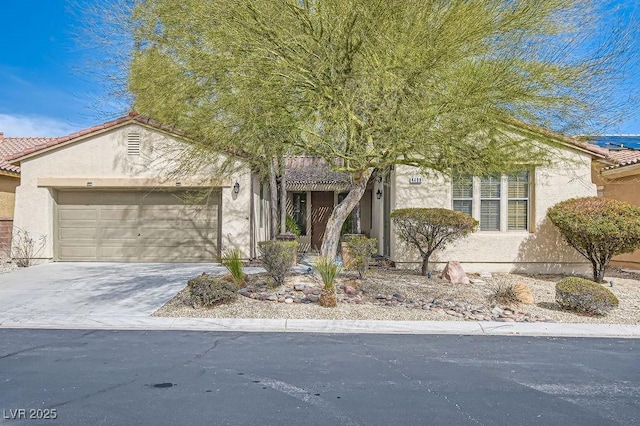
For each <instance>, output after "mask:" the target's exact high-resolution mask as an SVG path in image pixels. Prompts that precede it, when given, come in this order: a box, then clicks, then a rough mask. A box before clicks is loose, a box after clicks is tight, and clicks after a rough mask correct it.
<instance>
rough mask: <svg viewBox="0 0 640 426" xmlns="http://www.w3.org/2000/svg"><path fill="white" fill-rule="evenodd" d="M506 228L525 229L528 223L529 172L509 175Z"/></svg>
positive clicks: (513, 229)
mask: <svg viewBox="0 0 640 426" xmlns="http://www.w3.org/2000/svg"><path fill="white" fill-rule="evenodd" d="M508 179H509V190H508V197H509V198H508V199H509V201H508V206H507V229H508V230H509V231H526V230H527V229H528V224H529V172H522V173H517V174H514V175H510V176H509V178H508Z"/></svg>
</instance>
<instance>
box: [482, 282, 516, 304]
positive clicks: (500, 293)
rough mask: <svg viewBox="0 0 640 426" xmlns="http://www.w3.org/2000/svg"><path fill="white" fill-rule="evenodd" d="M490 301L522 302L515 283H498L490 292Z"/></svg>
mask: <svg viewBox="0 0 640 426" xmlns="http://www.w3.org/2000/svg"><path fill="white" fill-rule="evenodd" d="M489 302H491V303H497V304H500V305H515V304H518V303H520V299H519V298H518V294H517V293H516V291H515V286H514V285H513V284H498V285H497V286H496V287H495V288H494V289H493V290H492V291H491V294H489Z"/></svg>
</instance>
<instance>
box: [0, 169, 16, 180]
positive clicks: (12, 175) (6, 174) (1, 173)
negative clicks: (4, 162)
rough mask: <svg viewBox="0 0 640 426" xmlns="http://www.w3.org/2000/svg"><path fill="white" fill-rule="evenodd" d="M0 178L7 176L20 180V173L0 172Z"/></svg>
mask: <svg viewBox="0 0 640 426" xmlns="http://www.w3.org/2000/svg"><path fill="white" fill-rule="evenodd" d="M0 176H9V177H15V178H18V179H19V178H20V172H12V171H9V170H0Z"/></svg>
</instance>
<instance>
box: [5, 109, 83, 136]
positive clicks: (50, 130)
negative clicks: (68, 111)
mask: <svg viewBox="0 0 640 426" xmlns="http://www.w3.org/2000/svg"><path fill="white" fill-rule="evenodd" d="M77 130H79V127H78V126H77V125H73V124H71V123H69V122H66V121H63V120H59V119H56V118H52V117H45V116H37V115H10V114H0V132H3V133H4V136H5V137H56V136H65V135H68V134H70V133H73V132H75V131H77Z"/></svg>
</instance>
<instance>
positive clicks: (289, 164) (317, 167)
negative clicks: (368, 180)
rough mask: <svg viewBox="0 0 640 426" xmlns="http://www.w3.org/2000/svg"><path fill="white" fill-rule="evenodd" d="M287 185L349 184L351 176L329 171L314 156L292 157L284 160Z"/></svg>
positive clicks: (326, 166)
mask: <svg viewBox="0 0 640 426" xmlns="http://www.w3.org/2000/svg"><path fill="white" fill-rule="evenodd" d="M285 168H286V176H287V184H291V185H294V184H295V185H312V184H339V185H348V184H350V183H351V175H350V174H348V173H344V172H336V171H333V170H331V168H330V167H329V165H328V164H327V162H326V160H324V159H323V158H320V157H314V156H292V157H287V158H286V159H285Z"/></svg>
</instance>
